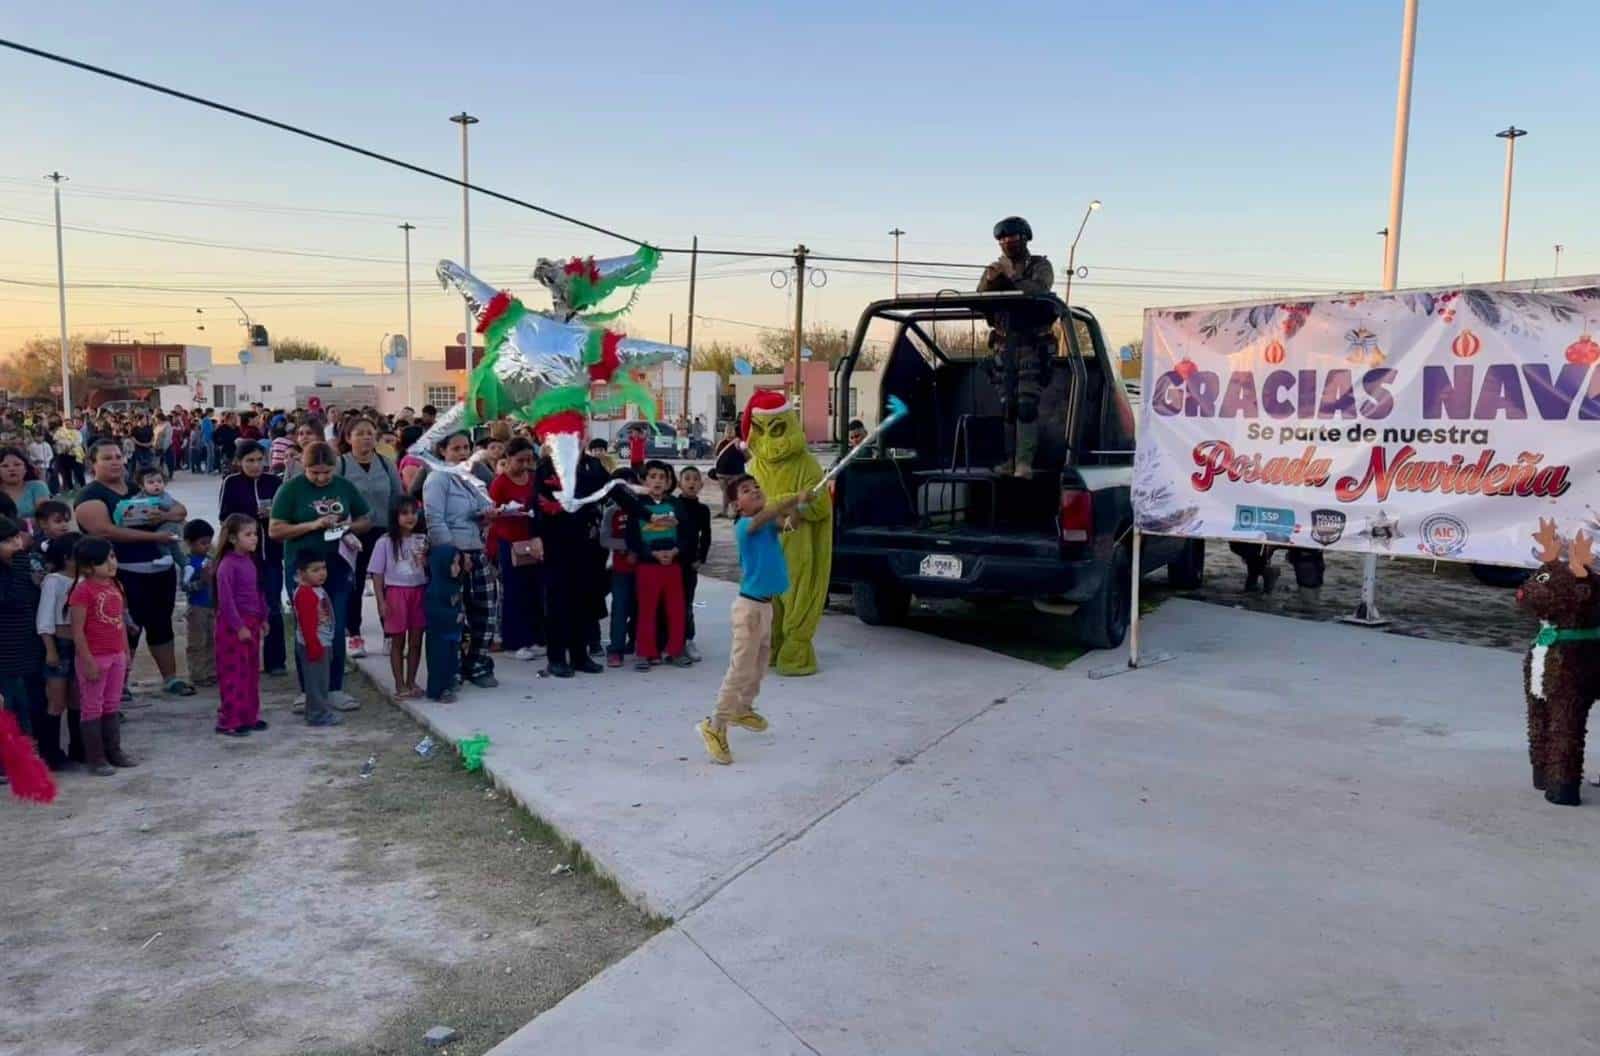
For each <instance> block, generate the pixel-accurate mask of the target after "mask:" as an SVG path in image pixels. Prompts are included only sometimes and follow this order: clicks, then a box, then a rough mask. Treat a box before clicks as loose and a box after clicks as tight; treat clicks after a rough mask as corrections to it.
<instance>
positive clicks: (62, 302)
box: [45, 172, 72, 418]
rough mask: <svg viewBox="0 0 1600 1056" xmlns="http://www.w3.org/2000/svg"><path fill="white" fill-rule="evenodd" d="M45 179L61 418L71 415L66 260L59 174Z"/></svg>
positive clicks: (62, 178) (54, 173)
mask: <svg viewBox="0 0 1600 1056" xmlns="http://www.w3.org/2000/svg"><path fill="white" fill-rule="evenodd" d="M45 179H47V180H49V181H50V182H51V183H53V184H55V199H56V301H57V303H58V305H59V307H60V310H61V416H62V417H63V418H65V417H67V416H69V415H71V414H72V368H71V366H70V363H71V359H72V346H71V345H70V344H69V343H68V341H67V259H66V255H65V253H64V252H63V251H62V248H61V181H62V180H64V179H66V177H65V176H63V175H61V173H59V172H52V173H51V174H50V175H48V176H46V177H45Z"/></svg>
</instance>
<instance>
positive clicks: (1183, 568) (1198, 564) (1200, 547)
mask: <svg viewBox="0 0 1600 1056" xmlns="http://www.w3.org/2000/svg"><path fill="white" fill-rule="evenodd" d="M1205 575H1206V541H1205V540H1204V539H1190V540H1189V541H1188V542H1186V543H1184V544H1183V549H1182V550H1181V551H1179V553H1178V556H1177V557H1175V558H1173V559H1172V563H1171V564H1169V565H1167V582H1168V583H1169V584H1171V585H1172V586H1173V587H1175V588H1176V589H1178V590H1197V589H1199V587H1200V584H1201V582H1202V581H1203V580H1204V579H1205Z"/></svg>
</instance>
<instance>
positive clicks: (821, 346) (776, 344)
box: [760, 323, 850, 370]
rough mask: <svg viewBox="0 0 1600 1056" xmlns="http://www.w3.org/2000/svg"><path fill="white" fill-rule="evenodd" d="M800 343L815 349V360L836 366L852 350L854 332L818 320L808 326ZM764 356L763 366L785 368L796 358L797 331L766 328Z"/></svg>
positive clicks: (813, 353) (762, 348)
mask: <svg viewBox="0 0 1600 1056" xmlns="http://www.w3.org/2000/svg"><path fill="white" fill-rule="evenodd" d="M800 343H801V345H802V346H804V347H805V348H809V349H810V350H811V358H812V359H813V360H817V361H821V362H823V363H826V364H828V366H829V368H832V367H833V366H834V364H836V363H838V362H839V360H841V359H843V358H844V355H845V353H846V352H848V351H849V350H850V331H848V330H841V329H839V328H838V327H832V326H826V325H823V324H821V323H816V324H813V325H811V326H808V327H806V329H805V331H804V336H803V337H802V339H801V341H800ZM760 355H761V360H762V363H761V365H762V366H769V367H771V368H772V369H774V370H782V369H783V366H784V365H785V364H787V363H789V362H790V361H791V360H793V359H794V331H792V330H763V331H762V332H761V354H760Z"/></svg>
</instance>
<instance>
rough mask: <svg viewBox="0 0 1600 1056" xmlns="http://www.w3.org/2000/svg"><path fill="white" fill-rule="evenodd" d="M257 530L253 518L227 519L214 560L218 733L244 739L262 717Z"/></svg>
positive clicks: (262, 604) (262, 724) (260, 726)
mask: <svg viewBox="0 0 1600 1056" xmlns="http://www.w3.org/2000/svg"><path fill="white" fill-rule="evenodd" d="M260 538H261V529H260V527H259V526H258V525H257V523H256V519H255V518H254V517H251V516H249V515H248V514H243V513H233V514H229V515H228V519H227V520H225V521H223V522H222V531H221V532H220V533H219V534H218V538H217V549H216V553H215V555H214V556H213V557H212V560H213V561H214V562H215V575H216V587H217V589H216V598H217V637H216V647H217V678H218V679H219V680H220V681H219V683H218V690H219V691H220V695H221V698H222V701H221V703H220V704H219V705H218V707H217V732H218V733H220V734H222V735H223V736H225V737H247V736H249V735H250V733H251V732H252V731H255V730H264V729H266V728H267V723H266V721H265V720H264V719H262V718H261V640H262V636H263V632H265V630H266V627H267V604H266V601H265V599H263V598H262V596H261V580H260V577H259V575H258V574H257V572H256V559H255V553H256V546H257V544H258V543H259V541H260Z"/></svg>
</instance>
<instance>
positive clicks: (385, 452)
mask: <svg viewBox="0 0 1600 1056" xmlns="http://www.w3.org/2000/svg"><path fill="white" fill-rule="evenodd" d="M378 454H380V455H382V456H383V457H384V458H387V459H388V460H389V461H390V462H393V461H395V460H396V458H398V457H399V454H400V434H399V433H397V432H395V431H394V430H393V429H385V430H384V431H383V432H381V433H379V434H378Z"/></svg>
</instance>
